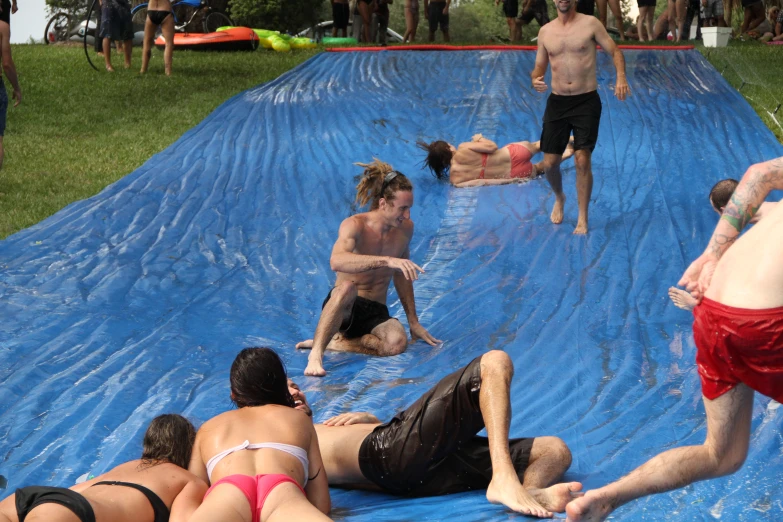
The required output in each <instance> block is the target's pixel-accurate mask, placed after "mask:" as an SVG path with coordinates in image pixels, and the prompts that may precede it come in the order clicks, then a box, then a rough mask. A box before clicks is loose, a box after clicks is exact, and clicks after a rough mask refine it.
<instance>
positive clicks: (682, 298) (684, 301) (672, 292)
mask: <svg viewBox="0 0 783 522" xmlns="http://www.w3.org/2000/svg"><path fill="white" fill-rule="evenodd" d="M669 299H671V300H672V303H674V306H676V307H677V308H681V309H683V310H687V311H689V312H692V311H693V309H694V308H695V307H696V305H697V304H699V303H698V301H696V299H694V298H693V296H691V294H689V293H688V292H686V291H685V290H680V289H679V288H677V287H675V286H672V287H670V288H669Z"/></svg>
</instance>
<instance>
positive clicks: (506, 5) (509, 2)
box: [503, 0, 519, 18]
mask: <svg viewBox="0 0 783 522" xmlns="http://www.w3.org/2000/svg"><path fill="white" fill-rule="evenodd" d="M518 12H519V2H517V0H505V1H504V2H503V13H504V14H505V15H506V18H516V17H517V13H518Z"/></svg>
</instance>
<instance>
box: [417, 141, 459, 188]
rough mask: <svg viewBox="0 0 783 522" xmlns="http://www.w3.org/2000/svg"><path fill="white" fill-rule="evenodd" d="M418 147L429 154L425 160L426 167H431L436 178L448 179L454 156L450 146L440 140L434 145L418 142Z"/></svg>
mask: <svg viewBox="0 0 783 522" xmlns="http://www.w3.org/2000/svg"><path fill="white" fill-rule="evenodd" d="M416 145H418V147H419V148H420V149H421V150H423V151H424V152H426V153H427V157H426V158H425V159H424V164H423V165H424V167H429V169H430V171H431V172H432V174H433V175H434V176H435V177H436V178H438V179H441V180H443V179H446V178H447V177H448V175H449V170H450V169H451V158H452V157H453V156H454V153H453V152H451V147H450V146H449V144H448V143H446V142H445V141H442V140H438V141H433V142H432V143H426V142H423V141H417V142H416Z"/></svg>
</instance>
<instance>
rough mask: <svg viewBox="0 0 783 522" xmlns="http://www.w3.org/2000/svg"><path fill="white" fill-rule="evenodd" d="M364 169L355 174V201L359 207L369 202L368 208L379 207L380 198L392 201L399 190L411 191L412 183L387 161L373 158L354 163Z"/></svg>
mask: <svg viewBox="0 0 783 522" xmlns="http://www.w3.org/2000/svg"><path fill="white" fill-rule="evenodd" d="M355 165H358V166H359V167H362V168H363V169H364V171H363V172H362V173H361V174H359V175H358V176H356V178H355V180H356V181H358V182H359V183H358V184H357V185H356V202H357V203H358V204H359V206H360V207H363V206H365V205H366V204H367V203H370V210H375V209H377V208H378V207H379V205H380V202H381V198H383V199H385V200H386V201H388V202H392V201H394V198H395V197H396V196H395V195H396V193H397V192H398V191H400V190H403V191H408V192H411V191H413V185H412V184H411V182H410V180H409V179H408V178H407V177H405V174H403V173H402V172H399V171H396V170H394V169H393V168H392V166H391V165H389V164H388V163H384V162H382V161H381V160H379V159H378V158H373V162H372V163H355Z"/></svg>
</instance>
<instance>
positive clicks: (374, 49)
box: [326, 45, 694, 53]
mask: <svg viewBox="0 0 783 522" xmlns="http://www.w3.org/2000/svg"><path fill="white" fill-rule="evenodd" d="M617 47H618V48H620V49H625V50H631V51H645V50H650V51H687V50H691V49H694V47H693V46H692V45H618V46H617ZM537 49H538V47H536V46H535V45H464V46H457V45H395V46H393V47H327V49H326V50H327V51H328V52H333V53H350V52H379V51H535V50H537Z"/></svg>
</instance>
